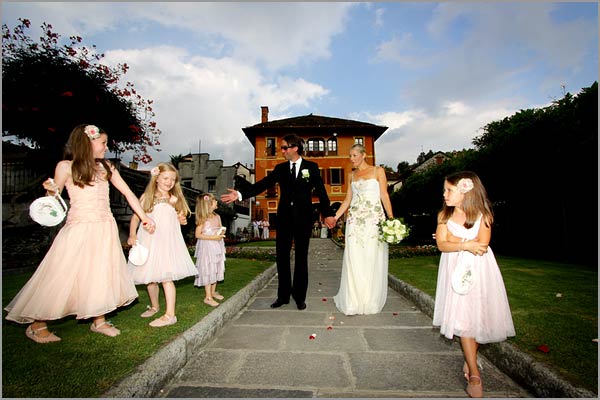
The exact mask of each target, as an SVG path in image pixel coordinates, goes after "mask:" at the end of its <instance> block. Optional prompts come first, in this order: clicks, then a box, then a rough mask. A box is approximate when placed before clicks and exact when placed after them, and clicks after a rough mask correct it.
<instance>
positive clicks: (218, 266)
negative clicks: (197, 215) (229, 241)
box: [194, 214, 225, 286]
mask: <svg viewBox="0 0 600 400" xmlns="http://www.w3.org/2000/svg"><path fill="white" fill-rule="evenodd" d="M220 227H221V217H219V215H217V214H215V215H214V216H213V217H210V218H209V219H207V220H206V222H205V223H204V226H203V227H202V233H203V234H205V235H216V234H217V233H218V230H219V228H220ZM195 257H196V268H198V276H197V277H196V281H195V282H194V285H195V286H206V285H211V284H213V283H217V282H219V281H222V280H223V279H225V243H224V242H223V240H202V239H198V241H197V242H196V254H195Z"/></svg>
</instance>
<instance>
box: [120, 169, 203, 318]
mask: <svg viewBox="0 0 600 400" xmlns="http://www.w3.org/2000/svg"><path fill="white" fill-rule="evenodd" d="M140 203H141V204H142V207H143V208H144V211H146V212H147V213H148V215H150V216H151V217H152V219H153V220H154V222H155V223H156V227H157V229H156V233H155V234H154V235H148V234H147V233H146V232H144V231H143V230H141V229H140V230H138V223H139V219H138V218H137V217H136V216H135V215H134V216H132V217H131V225H130V227H129V239H127V243H128V244H130V245H132V246H133V245H135V244H136V242H139V244H141V245H142V246H144V247H146V248H147V249H148V259H147V260H146V262H145V263H144V264H143V265H140V266H136V265H134V264H133V263H131V261H130V262H129V272H130V274H131V277H132V278H133V281H134V282H135V284H136V285H140V284H144V285H146V287H147V289H148V296H149V297H150V306H148V309H147V310H146V311H145V312H144V313H142V315H141V317H142V318H150V317H152V316H153V315H154V314H156V313H157V312H158V311H159V310H160V305H159V301H158V297H159V291H160V288H159V287H158V284H159V283H162V287H163V289H164V291H165V303H166V310H165V314H164V315H163V316H161V317H160V318H156V319H155V320H154V321H152V322H150V326H152V327H155V328H158V327H162V326H167V325H173V324H175V323H176V322H177V317H176V315H175V299H176V290H175V283H174V281H177V280H180V279H183V278H186V277H188V276H193V275H196V274H197V272H196V268H195V266H194V261H193V260H192V258H191V257H190V253H189V251H188V249H187V246H186V244H185V241H184V239H183V235H182V233H181V225H185V224H187V217H188V216H189V215H190V214H191V211H190V208H189V206H188V204H187V202H186V201H185V197H184V196H183V191H182V190H181V185H180V183H179V174H178V172H177V169H176V168H175V167H174V166H173V164H171V163H160V164H158V166H157V167H154V168H152V170H151V171H150V182H148V185H147V186H146V190H145V191H144V193H143V194H142V196H141V197H140ZM136 230H137V234H136Z"/></svg>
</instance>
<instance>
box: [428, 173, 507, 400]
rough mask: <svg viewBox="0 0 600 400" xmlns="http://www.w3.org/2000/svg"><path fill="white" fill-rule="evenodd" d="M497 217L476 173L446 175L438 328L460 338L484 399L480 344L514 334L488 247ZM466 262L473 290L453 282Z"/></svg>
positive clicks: (472, 381) (471, 389) (474, 388)
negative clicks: (479, 361) (478, 351)
mask: <svg viewBox="0 0 600 400" xmlns="http://www.w3.org/2000/svg"><path fill="white" fill-rule="evenodd" d="M493 219H494V218H493V213H492V208H491V203H490V201H489V200H488V198H487V193H486V190H485V188H484V187H483V184H482V183H481V181H480V180H479V177H478V176H477V175H476V174H475V173H473V172H470V171H463V172H457V173H454V174H452V175H449V176H447V177H446V179H445V181H444V207H443V208H442V210H441V211H440V213H439V214H438V226H437V230H436V242H437V246H438V248H439V249H440V251H441V252H442V256H441V258H440V267H439V271H438V280H437V288H436V292H435V293H436V295H435V309H434V313H433V325H434V326H440V333H441V334H443V335H445V336H446V337H447V338H449V339H452V337H453V335H456V336H460V343H461V346H462V350H463V353H464V357H465V365H464V366H463V373H464V376H465V379H466V380H467V382H468V386H467V393H468V394H469V396H470V397H482V396H483V385H482V383H481V374H480V372H479V369H478V366H477V350H478V348H479V344H481V343H492V342H501V341H503V340H506V338H507V337H508V336H515V328H514V326H513V321H512V316H511V314H510V307H509V305H508V298H507V296H506V290H505V288H504V281H503V279H502V275H501V274H500V269H499V267H498V264H497V263H496V259H495V258H494V253H493V252H492V249H491V248H490V247H489V246H488V244H489V242H490V238H491V234H492V228H491V227H492V222H493ZM465 262H467V263H469V264H470V265H471V275H470V278H471V281H472V284H471V286H470V289H465V286H461V285H459V284H457V283H458V282H460V281H461V280H458V281H455V282H454V283H453V273H454V271H455V269H459V268H458V267H459V264H462V263H465ZM462 276H464V275H461V277H462ZM467 280H468V279H467ZM462 281H464V280H462Z"/></svg>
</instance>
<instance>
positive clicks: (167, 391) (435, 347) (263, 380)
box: [159, 239, 531, 398]
mask: <svg viewBox="0 0 600 400" xmlns="http://www.w3.org/2000/svg"><path fill="white" fill-rule="evenodd" d="M342 254H343V250H342V249H340V248H338V247H337V246H335V244H333V242H331V240H328V239H312V240H311V244H310V256H309V268H310V271H309V289H308V295H307V301H306V303H307V306H308V307H307V309H306V310H303V311H299V310H297V309H296V306H295V304H294V303H293V301H292V302H291V303H290V304H288V305H285V306H283V307H281V308H278V309H271V308H270V307H269V305H270V304H271V303H272V302H273V301H274V299H275V296H276V291H277V277H275V278H274V279H272V280H271V281H270V282H269V283H268V284H267V285H266V287H265V288H264V289H262V290H261V291H259V292H258V293H257V295H256V296H255V297H254V298H252V299H251V300H250V302H249V303H248V305H247V306H246V307H245V308H243V309H242V311H241V312H240V313H239V314H238V315H237V316H236V317H235V318H233V319H232V320H231V321H229V322H227V323H226V324H225V325H224V326H223V328H222V329H221V330H220V331H219V332H218V333H217V334H216V335H215V337H214V338H213V339H212V340H211V341H209V342H208V343H207V344H206V345H205V346H204V347H203V348H202V350H201V351H199V352H198V353H197V354H195V355H194V356H192V358H191V359H190V360H189V362H188V363H187V364H186V365H185V366H184V367H183V368H182V369H181V370H180V371H179V372H178V373H177V374H176V375H175V377H174V378H173V379H172V380H171V381H170V382H169V383H168V384H167V385H165V386H164V387H163V388H162V389H161V390H160V393H159V396H163V397H188V398H190V397H205V398H206V397H230V398H231V397H245V398H251V397H288V398H289V397H304V398H307V397H467V394H466V392H465V387H466V382H465V380H464V378H463V376H462V372H461V370H462V365H463V358H462V353H461V350H460V346H459V344H458V343H457V342H456V341H450V340H446V339H445V338H443V337H442V336H441V335H440V334H439V330H438V329H434V328H432V325H431V318H429V317H428V316H426V315H425V314H423V313H422V312H420V311H419V310H417V308H416V307H415V306H414V305H413V304H412V303H410V302H409V301H408V300H406V299H405V298H404V297H402V296H400V295H399V294H398V293H397V292H395V291H394V290H392V289H390V288H388V300H387V303H386V305H385V307H384V309H383V311H382V312H381V313H380V314H376V315H368V316H349V317H347V316H345V315H343V314H341V313H340V312H338V310H337V309H336V307H335V304H334V303H333V299H332V298H333V296H334V295H335V294H336V293H337V290H338V286H339V279H340V273H341V259H342ZM313 334H315V335H316V337H315V338H314V339H310V336H311V335H313ZM480 360H481V363H482V364H483V370H482V378H483V384H484V390H485V395H486V397H531V395H530V394H528V393H527V391H525V390H524V389H522V388H521V387H520V386H518V385H517V384H516V383H514V382H513V381H512V380H511V379H510V378H508V377H507V376H506V375H505V374H503V373H502V372H500V371H499V370H498V369H497V368H495V367H494V366H493V365H492V364H491V363H490V362H489V361H488V360H486V359H485V358H483V357H482V356H480Z"/></svg>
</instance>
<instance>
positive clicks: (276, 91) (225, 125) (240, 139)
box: [105, 46, 327, 164]
mask: <svg viewBox="0 0 600 400" xmlns="http://www.w3.org/2000/svg"><path fill="white" fill-rule="evenodd" d="M105 62H106V63H107V64H109V65H112V64H116V63H123V62H126V63H127V64H128V65H129V66H130V70H129V72H128V73H127V74H126V75H125V76H124V78H125V79H126V80H128V81H131V82H134V84H135V87H136V90H137V91H138V92H139V93H140V95H141V96H142V97H144V98H146V99H153V100H154V112H155V113H156V117H155V121H156V122H157V124H158V127H159V128H160V129H161V130H162V132H163V133H162V135H161V137H160V139H159V140H160V141H161V143H162V146H161V147H162V149H163V153H162V154H160V156H159V157H160V159H168V155H173V154H180V153H182V154H187V153H188V152H190V151H191V152H197V151H198V143H199V141H200V142H201V146H202V147H201V151H202V152H207V153H209V154H211V157H214V158H220V159H223V160H225V162H226V163H228V164H233V163H235V162H237V161H241V162H245V163H251V162H252V158H253V148H252V146H251V145H250V142H249V141H248V140H247V139H246V138H245V136H244V134H243V132H242V130H241V128H242V127H246V126H250V125H254V124H257V123H259V122H260V106H262V105H269V106H271V107H273V108H274V109H277V110H285V109H287V108H289V107H293V106H296V105H307V104H309V103H310V102H311V101H313V100H314V99H315V98H318V97H320V96H323V95H324V94H326V93H327V91H326V90H325V89H324V88H322V87H321V86H319V85H317V84H314V83H311V82H308V81H306V80H304V79H294V78H290V77H287V76H279V77H278V79H277V80H276V81H269V80H268V79H267V78H266V77H265V76H264V75H262V74H261V73H260V72H259V71H258V70H257V69H255V68H254V67H252V66H250V65H247V64H241V63H240V62H238V61H237V60H234V59H232V58H223V59H213V58H207V57H197V56H196V57H193V56H191V55H189V54H188V53H187V52H186V51H185V50H183V49H179V48H175V47H168V46H161V47H155V48H148V49H143V50H113V51H108V52H107V53H106V57H105ZM155 155H156V154H154V155H153V157H154V156H155ZM155 158H156V157H155Z"/></svg>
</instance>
